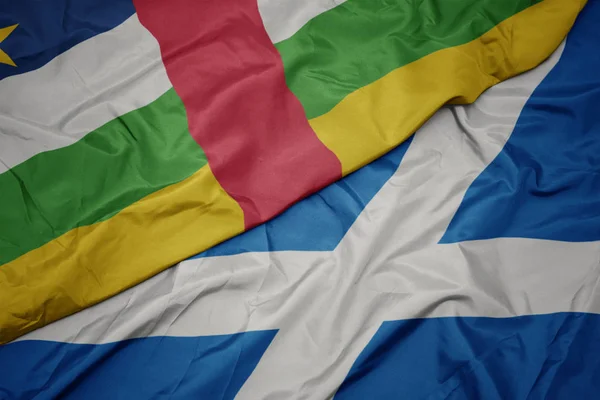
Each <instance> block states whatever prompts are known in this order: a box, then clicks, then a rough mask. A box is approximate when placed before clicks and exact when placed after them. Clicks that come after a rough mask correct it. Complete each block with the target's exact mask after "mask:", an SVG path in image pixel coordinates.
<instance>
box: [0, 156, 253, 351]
mask: <svg viewBox="0 0 600 400" xmlns="http://www.w3.org/2000/svg"><path fill="white" fill-rule="evenodd" d="M190 222H193V223H190ZM243 230H244V215H243V212H242V209H241V208H240V206H239V205H238V203H237V202H236V201H235V200H233V199H232V198H231V197H230V196H229V195H228V194H227V193H226V192H225V191H224V190H223V188H222V187H221V186H220V185H219V183H218V182H217V180H216V179H215V177H214V176H213V173H212V171H211V170H210V168H209V166H208V165H206V166H204V167H203V168H201V169H200V170H199V171H198V172H196V173H195V174H194V175H192V176H191V177H189V178H188V179H186V180H184V181H183V182H181V183H178V184H175V185H172V186H169V187H167V188H164V189H162V190H160V191H158V192H156V193H153V194H152V195H150V196H148V197H146V198H144V199H142V200H141V201H139V202H137V203H134V204H133V205H131V206H129V207H127V208H125V209H124V210H123V211H121V212H120V213H118V214H117V215H115V216H114V217H112V218H111V219H109V220H106V221H103V222H99V223H97V224H94V225H91V226H84V227H80V228H77V229H74V230H72V231H70V232H68V233H66V234H64V235H62V236H61V237H59V238H58V239H56V240H53V241H52V242H49V243H47V244H46V245H44V246H42V247H40V248H38V249H36V250H33V251H31V252H29V253H27V254H25V255H23V256H22V257H19V258H18V259H16V260H14V261H12V262H10V263H8V264H5V265H3V266H2V268H0V304H1V305H2V306H1V307H0V327H1V329H0V343H6V342H8V341H10V340H12V339H15V338H17V337H19V336H21V335H23V334H25V333H27V332H29V331H32V330H34V329H36V328H39V327H41V326H44V325H46V324H48V323H50V322H52V321H55V320H57V319H60V318H63V317H65V316H67V315H70V314H72V313H75V312H77V311H79V310H81V309H83V308H85V307H89V306H91V305H93V304H96V303H98V302H100V301H102V300H104V299H106V298H108V297H110V296H113V295H115V294H117V293H119V292H121V291H123V290H125V289H127V288H129V287H131V286H134V285H136V284H137V283H140V282H142V281H144V280H146V279H148V278H150V277H152V276H153V275H155V274H157V273H159V272H161V271H163V270H164V269H166V268H168V267H170V266H171V265H172V263H173V261H174V260H182V259H184V258H186V257H188V256H190V255H191V254H193V252H194V251H195V252H201V251H203V250H205V249H207V248H209V247H211V246H214V245H215V244H217V243H219V242H221V241H223V240H225V239H227V238H230V237H231V236H234V235H236V234H239V233H241V232H243ZM190 249H192V250H190ZM190 251H192V253H190ZM115 265H116V266H118V267H115Z"/></svg>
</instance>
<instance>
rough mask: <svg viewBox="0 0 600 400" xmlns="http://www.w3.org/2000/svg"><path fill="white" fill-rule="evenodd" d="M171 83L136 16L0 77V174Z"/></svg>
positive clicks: (145, 101)
mask: <svg viewBox="0 0 600 400" xmlns="http://www.w3.org/2000/svg"><path fill="white" fill-rule="evenodd" d="M170 87H171V83H170V81H169V79H168V77H167V73H166V70H165V68H164V65H163V63H162V60H161V56H160V50H159V47H158V42H157V41H156V39H155V38H154V37H153V36H152V35H151V34H150V32H148V31H147V30H146V29H145V28H144V27H143V26H142V24H141V23H140V21H139V20H138V17H137V15H133V16H131V17H130V18H129V19H128V20H127V21H125V22H124V23H123V24H121V25H119V26H118V27H116V28H114V29H113V30H111V31H108V32H106V33H103V34H101V35H98V36H95V37H93V38H91V39H89V40H87V41H85V42H82V43H80V44H79V45H77V46H75V47H73V48H72V49H70V50H69V51H67V52H65V53H63V54H61V55H60V56H58V57H56V58H55V59H53V60H52V61H50V62H49V63H48V64H46V65H44V66H43V67H42V68H39V69H37V70H34V71H31V72H29V73H26V74H22V75H15V76H11V77H9V78H6V79H3V80H1V81H0V173H2V172H4V171H6V170H7V169H9V168H11V167H14V166H15V165H18V164H20V163H22V162H23V161H25V160H27V159H29V158H31V157H32V156H34V155H36V154H38V153H41V152H43V151H48V150H54V149H58V148H61V147H64V146H68V145H70V144H73V143H75V142H76V141H77V140H79V139H81V138H82V137H83V136H84V135H86V134H87V133H89V132H91V131H93V130H94V129H97V128H99V127H100V126H102V125H104V124H105V123H107V122H109V121H111V120H113V119H115V118H117V117H119V116H121V115H123V114H125V113H127V112H129V111H132V110H135V109H137V108H140V107H143V106H145V105H147V104H149V103H150V102H152V101H154V100H156V99H157V98H158V97H159V96H160V95H162V94H163V93H165V92H166V91H167V90H168V89H169V88H170Z"/></svg>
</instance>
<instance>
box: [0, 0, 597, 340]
mask: <svg viewBox="0 0 600 400" xmlns="http://www.w3.org/2000/svg"><path fill="white" fill-rule="evenodd" d="M24 1H25V2H20V3H19V4H18V5H17V4H14V5H13V4H12V3H11V4H8V5H7V6H6V7H3V8H2V9H0V13H1V17H2V21H6V23H7V26H8V27H10V32H9V31H8V30H5V32H7V34H6V35H5V36H6V37H4V38H3V41H2V43H1V44H0V45H2V51H5V53H6V54H7V56H6V57H13V58H14V60H15V63H14V64H15V65H12V62H11V63H10V65H8V66H6V65H3V66H2V68H3V69H4V68H8V67H10V68H13V69H12V70H10V71H11V72H10V74H9V75H10V76H9V75H6V76H5V78H4V79H2V82H4V81H6V82H17V81H16V80H18V81H19V82H24V85H23V86H24V87H25V88H27V91H23V92H19V96H17V97H16V98H15V100H18V104H17V103H15V104H14V107H13V104H11V103H10V99H11V98H12V96H11V93H8V92H7V93H6V94H5V96H6V99H7V100H6V103H7V104H10V106H6V107H5V110H6V111H7V113H6V115H3V118H5V119H9V120H11V123H10V124H8V125H7V127H8V129H7V130H6V131H5V132H3V134H4V137H8V136H10V137H11V139H12V138H16V137H19V140H16V142H15V141H13V140H11V141H10V142H8V141H7V143H8V144H13V142H14V143H21V144H23V143H28V141H30V139H31V138H34V141H35V137H36V136H37V134H36V132H39V131H42V132H43V134H42V135H41V137H42V138H41V140H40V143H37V144H36V145H33V146H29V144H27V145H24V147H23V148H21V149H20V150H17V151H18V152H19V153H20V155H17V156H15V157H13V156H12V155H11V158H10V160H7V161H2V163H3V164H4V166H5V167H6V168H9V166H10V169H7V170H6V171H4V172H3V173H2V174H1V176H2V179H5V180H6V181H8V184H6V185H3V186H5V188H3V189H4V191H3V192H2V194H1V196H2V199H3V200H6V201H5V205H6V206H5V209H6V210H8V211H5V210H2V214H0V217H1V220H0V243H1V245H2V247H0V249H6V251H5V252H3V253H2V254H0V258H1V259H2V262H3V263H4V264H3V265H2V267H1V268H0V303H2V304H3V305H4V307H3V308H0V342H7V341H9V340H12V339H15V338H17V337H19V336H20V335H23V334H25V333H26V332H30V331H32V330H34V329H36V328H38V327H41V326H44V325H46V324H48V323H50V322H52V321H56V320H58V319H60V318H63V317H65V316H67V315H70V314H72V313H75V312H77V311H80V310H82V309H84V308H86V307H89V306H91V305H94V304H97V303H98V302H100V301H103V300H105V299H107V298H109V297H111V296H113V295H115V294H117V293H120V292H122V291H123V290H126V289H127V288H130V287H132V286H134V285H136V284H138V283H141V282H143V281H144V280H146V279H148V278H149V277H151V276H153V275H155V274H157V273H159V272H160V271H163V270H165V269H167V268H169V267H171V266H172V265H173V264H175V263H177V262H180V261H181V260H184V259H186V258H188V257H190V256H193V255H194V254H197V253H198V252H201V251H205V250H207V249H209V248H211V247H212V246H214V245H216V244H218V243H220V242H222V241H224V240H226V239H228V238H231V237H233V236H235V235H237V234H239V233H241V232H243V231H245V230H249V229H251V228H253V227H255V226H257V225H259V224H261V223H263V222H265V221H267V220H269V219H271V218H273V217H274V216H276V215H278V214H280V213H282V212H283V211H285V210H286V209H287V208H289V207H290V206H291V205H292V204H294V203H295V202H297V201H298V200H300V199H303V198H304V197H306V196H308V195H310V194H312V193H314V192H316V191H317V190H319V189H321V188H323V187H325V186H326V185H328V184H330V183H332V182H335V181H337V180H338V179H340V178H341V177H342V176H344V175H347V174H349V173H350V172H352V171H355V170H356V169H358V168H360V167H362V166H364V165H365V164H367V163H369V162H371V161H374V160H375V159H377V158H379V157H380V156H382V155H383V154H385V153H386V152H388V151H390V150H392V149H393V148H394V147H396V146H397V145H398V144H400V143H402V142H404V141H406V140H407V139H408V138H409V137H410V136H411V135H412V134H413V133H414V132H415V130H417V129H418V128H419V127H420V126H422V125H423V123H425V122H426V121H427V119H428V118H429V117H430V116H431V115H432V114H433V113H434V112H435V111H436V110H437V109H439V108H440V107H442V106H443V105H444V104H445V103H448V102H450V103H471V102H473V101H474V100H475V99H476V98H477V97H478V96H479V95H480V94H481V93H482V92H483V91H484V90H486V89H487V88H489V87H490V86H492V85H494V84H496V83H498V82H500V81H502V80H505V79H507V78H509V77H511V76H514V75H517V74H519V73H522V72H524V71H527V70H529V69H531V68H534V67H535V66H537V65H538V64H539V63H541V62H542V61H543V60H544V59H546V58H547V57H548V55H549V54H551V53H552V51H554V50H555V49H556V48H557V46H558V45H559V44H560V42H561V41H562V40H563V38H564V36H565V35H566V34H567V32H568V31H569V29H570V27H571V26H572V24H573V22H574V20H575V18H576V16H577V14H578V13H579V11H580V10H581V8H582V7H583V5H584V4H585V2H586V1H585V0H579V1H572V0H545V1H543V2H537V1H524V0H511V2H509V3H506V2H503V3H502V4H501V5H499V4H496V2H484V3H481V5H484V6H485V7H486V8H485V9H480V8H477V7H466V8H465V4H470V3H460V4H461V5H462V8H454V7H448V6H447V5H445V4H446V2H443V3H444V4H442V2H439V1H429V2H425V3H423V4H421V6H422V8H423V10H421V11H423V12H417V11H419V10H417V9H416V8H415V7H414V5H407V7H408V8H406V7H404V3H402V2H391V3H390V2H378V3H373V4H371V2H368V1H365V0H350V1H348V2H331V3H330V4H326V3H324V2H321V1H317V2H315V3H313V4H310V5H307V6H306V7H299V8H297V10H298V13H299V14H298V19H294V21H295V22H293V23H291V24H290V25H281V24H277V25H273V26H269V27H265V24H270V23H271V22H269V21H273V20H272V19H269V18H263V15H272V12H271V11H268V9H269V8H270V7H274V8H272V10H275V9H280V10H284V11H286V10H287V11H289V10H292V9H293V7H292V8H290V3H281V4H279V5H277V6H275V5H274V3H270V2H266V1H261V2H260V3H257V2H256V1H255V0H235V4H225V3H219V2H214V1H209V2H197V1H190V0H173V1H170V2H161V1H156V0H135V1H134V2H133V6H134V8H135V11H136V13H137V14H136V15H135V16H134V15H132V14H131V11H132V10H133V8H132V4H131V3H129V2H126V1H125V2H124V1H123V0H114V4H113V3H110V4H108V3H107V6H106V7H101V5H99V3H97V2H96V3H94V0H86V1H85V2H83V3H80V2H78V3H77V4H75V3H73V2H59V3H60V7H56V8H55V9H53V10H51V11H48V10H46V9H45V8H39V7H35V3H36V2H35V1H33V0H24ZM400 3H402V4H400ZM57 4H58V3H57ZM415 4H416V3H415ZM457 4H458V3H457ZM477 4H478V5H479V3H477ZM28 5H30V6H28ZM110 5H112V6H114V7H112V6H110ZM335 5H337V6H338V7H335ZM9 6H10V7H9ZM388 6H390V7H388ZM373 7H374V8H373ZM403 7H404V8H403ZM24 10H25V11H24ZM340 10H341V11H340ZM344 10H345V11H344ZM347 10H351V12H347ZM461 10H462V11H461ZM26 11H27V12H31V13H32V14H35V18H29V17H28V18H25V17H23V15H24V13H26ZM43 11H48V12H46V13H43ZM287 11H286V12H287ZM387 11H390V12H392V11H394V13H393V14H394V15H395V16H396V17H395V18H396V22H398V23H397V24H396V23H390V20H389V19H386V17H385V15H387ZM463 11H464V12H463ZM111 12H114V13H115V15H112V14H111ZM340 12H342V14H343V15H347V17H348V18H347V19H346V21H345V22H343V21H340V19H339V18H336V17H334V19H335V20H336V23H335V24H332V25H331V26H332V27H335V28H336V29H334V32H330V33H329V35H330V39H331V43H335V47H336V48H339V49H341V50H343V52H344V53H345V54H346V53H347V55H348V56H349V57H347V58H344V57H334V58H335V60H332V62H331V64H327V67H334V66H335V65H334V64H337V63H338V62H340V63H342V64H344V65H343V66H341V68H337V67H334V68H333V69H331V71H330V72H331V74H332V75H331V76H329V77H328V78H330V80H331V81H332V82H346V86H345V88H346V89H348V90H347V91H346V92H345V94H344V95H342V96H341V97H339V98H338V100H337V101H339V102H338V103H337V104H336V105H334V107H333V108H331V109H330V110H329V111H327V112H326V113H325V114H323V115H319V116H316V117H315V118H312V117H313V116H311V115H308V114H307V110H308V108H307V107H306V105H307V103H306V101H305V100H306V98H305V96H303V95H301V94H300V92H298V91H297V85H294V84H293V81H294V79H296V78H298V79H303V78H302V77H306V76H307V74H308V75H313V72H314V71H313V70H314V69H313V68H311V67H309V68H308V69H307V70H305V69H303V68H302V64H303V63H305V61H306V62H309V61H311V60H315V61H318V60H319V59H320V56H319V54H322V55H323V56H325V58H328V57H329V56H327V55H326V54H328V52H329V49H328V48H327V46H325V47H319V46H315V47H313V46H307V47H302V48H301V49H300V52H301V53H311V54H313V53H314V55H315V57H309V58H308V59H306V57H305V54H300V58H299V59H300V60H304V61H301V62H300V63H299V64H298V63H292V64H290V63H288V62H287V61H286V59H287V58H288V55H289V54H288V53H286V52H285V51H284V49H283V47H281V46H279V47H280V48H279V49H278V48H277V46H276V45H274V43H273V42H272V38H273V37H281V38H284V37H287V39H284V42H286V43H291V42H293V41H295V40H297V38H302V37H306V29H309V30H310V29H311V28H310V27H314V28H317V27H319V26H321V27H322V26H323V24H322V23H319V22H318V21H321V20H322V18H325V19H327V18H329V17H327V15H330V16H331V15H334V16H335V15H337V14H338V13H340ZM36 13H39V14H36ZM86 13H89V14H90V21H87V23H86V20H85V18H84V16H85V14H86ZM319 13H320V14H319ZM355 13H362V14H363V18H360V17H359V18H358V19H355V18H354V17H355V15H354V14H355ZM285 15H286V13H283V12H282V17H285ZM294 15H296V14H294ZM311 17H314V18H312V19H311V20H308V19H310V18H311ZM461 18H463V19H461ZM465 18H466V19H467V20H472V21H474V22H473V24H471V25H469V24H462V23H460V21H463V20H465ZM16 19H20V20H19V21H17V20H16ZM46 19H47V21H46ZM300 21H304V22H306V23H305V25H304V26H305V27H308V28H306V29H305V28H304V27H300V26H299V25H298V24H299V22H300ZM378 21H379V23H378ZM354 22H357V23H359V24H358V25H356V24H354ZM400 22H402V23H400ZM433 22H435V23H433ZM39 24H41V25H42V27H41V28H39V29H42V28H44V29H47V30H48V32H46V33H47V34H46V35H39V34H38V32H36V29H38V25H39ZM140 24H141V25H142V28H141V27H140ZM325 25H326V28H327V27H328V26H329V25H328V24H325ZM277 26H280V27H281V26H286V28H285V31H281V34H277V33H274V32H275V31H277V30H278V28H277ZM290 26H297V28H299V29H300V30H299V31H298V32H296V33H293V34H291V32H290V31H289V29H288V28H289V27H290ZM144 28H145V29H146V31H145V33H147V34H140V33H141V32H142V30H140V29H144ZM379 28H381V29H379ZM0 29H5V28H0ZM361 30H363V31H364V33H365V35H364V36H365V37H367V40H368V41H371V42H373V43H380V44H382V45H384V47H385V48H386V51H385V52H381V55H385V54H388V55H390V57H389V58H386V57H383V58H380V57H367V58H368V59H365V58H361V57H362V55H364V54H366V52H364V51H363V52H362V53H361V52H360V51H359V52H358V53H356V52H354V53H352V52H351V51H350V50H357V51H358V50H360V49H363V50H364V49H365V43H364V42H361V40H362V38H363V37H362V36H361V35H356V32H357V31H361ZM403 31H404V34H403V33H402V32H403ZM3 32H4V31H3ZM41 32H42V33H44V32H43V29H42V31H41ZM130 32H133V33H134V34H140V41H139V43H138V41H136V40H129V39H130V38H127V40H123V41H120V40H118V38H117V39H115V36H116V35H117V36H118V35H128V34H129V33H130ZM315 32H316V31H315ZM324 32H325V33H327V29H326V30H325V31H324ZM289 34H291V36H288V35H289ZM148 35H151V36H152V37H149V36H148ZM309 36H310V35H309ZM317 36H319V35H315V37H317ZM388 36H391V37H393V39H394V40H392V41H389V40H387V39H389V38H388ZM345 38H355V39H356V40H357V42H356V48H355V49H354V48H353V46H352V44H350V45H349V44H348V42H344V40H343V39H345ZM340 39H342V40H341V41H340ZM438 39H439V40H438ZM442 39H443V40H442ZM446 39H448V40H446ZM301 41H302V40H301ZM399 41H400V42H399ZM423 41H424V42H423ZM319 42H321V41H319ZM338 42H339V43H338ZM422 42H423V43H422ZM433 42H435V43H433ZM438 42H439V43H438ZM15 43H19V44H20V45H21V48H22V49H24V50H20V51H21V52H19V51H16V50H15V48H14V45H15ZM5 44H6V47H5ZM105 46H115V48H117V49H119V50H116V51H115V52H114V54H113V53H110V52H109V54H107V51H108V50H107V48H105ZM121 46H127V48H126V50H123V49H125V48H123V49H121V48H120V47H121ZM96 47H98V52H95V51H94V50H95V48H96ZM366 47H367V48H369V49H370V48H371V47H373V49H376V48H377V46H369V45H366ZM388 47H389V48H388ZM40 49H41V50H40ZM44 49H45V50H48V51H46V52H44V54H45V55H44V56H43V57H42V58H39V59H37V58H36V60H37V61H35V63H33V64H32V62H33V61H32V59H33V58H35V57H34V53H36V52H37V53H40V51H42V50H44ZM81 49H83V50H81ZM409 49H412V50H414V51H409ZM50 50H51V51H50ZM278 50H279V51H278ZM23 51H25V52H30V53H29V55H28V57H25V58H24V57H21V56H20V55H22V54H23ZM127 52H130V53H131V57H126V56H125V57H124V54H125V55H126V54H127ZM158 53H160V60H157V58H156V57H157V54H158ZM351 53H352V54H353V55H351ZM376 53H377V54H378V55H379V52H376ZM395 53H397V54H395ZM330 54H331V53H330ZM100 55H104V57H103V58H104V59H105V64H104V65H105V66H106V67H107V68H108V66H110V67H111V68H110V70H116V71H118V72H117V73H113V74H111V73H109V72H104V69H101V70H99V71H97V72H94V71H93V68H94V66H97V67H98V68H100V65H98V64H97V63H95V62H94V60H93V58H94V57H100ZM507 55H508V56H507ZM405 56H406V57H405ZM3 57H4V56H3ZM36 57H37V56H36ZM80 57H86V58H89V62H79V61H74V60H75V58H77V59H79V58H80ZM30 58H31V59H30ZM4 59H5V58H2V59H1V60H0V62H1V61H2V60H4ZM11 60H12V59H11ZM389 60H392V63H391V64H390V63H388V61H389ZM30 61H31V62H30ZM157 61H162V64H163V67H164V71H163V69H162V68H160V67H157V65H158V64H160V63H157ZM411 61H412V62H411ZM394 63H395V65H393V64H394ZM34 64H35V65H34ZM366 64H368V65H369V66H370V67H367V68H366V69H365V68H364V66H365V65H366ZM340 65H341V64H340ZM113 67H114V68H113ZM394 68H395V69H394ZM63 70H65V71H69V73H64V72H63ZM145 71H148V73H154V74H156V75H155V77H156V78H157V82H156V87H153V90H150V91H149V90H148V81H147V80H145V79H142V77H144V76H146V74H145ZM372 71H375V72H374V73H373V74H372V73H371V72H372ZM163 72H164V73H163ZM367 72H368V73H367ZM365 73H366V75H365V76H364V77H366V78H365V79H358V80H356V79H355V77H356V76H359V77H360V76H362V75H364V74H365ZM29 74H32V80H31V81H27V80H26V78H24V77H27V75H29ZM165 74H166V78H167V79H165ZM43 77H55V78H61V79H56V80H55V79H50V80H48V79H42V78H43ZM364 77H363V78H364ZM22 78H23V79H25V80H21V79H22ZM34 78H35V79H34ZM166 80H168V81H169V83H172V86H173V89H172V90H171V88H170V84H167V83H166ZM15 85H16V83H15ZM36 85H39V86H43V90H42V92H43V93H44V94H45V96H47V95H48V93H50V92H52V93H58V94H57V95H56V96H57V97H61V98H62V101H63V102H62V105H61V102H59V101H57V102H56V104H53V106H52V107H51V106H48V108H47V110H45V112H41V113H40V115H37V112H34V113H31V114H29V116H28V117H27V118H21V117H23V115H22V114H21V113H19V112H17V111H15V110H18V109H19V107H26V106H36V107H37V106H38V105H39V102H38V103H36V102H31V103H30V102H29V101H27V98H26V96H27V93H29V94H28V96H32V97H35V91H34V90H33V89H34V88H35V87H36ZM150 85H151V86H152V84H150ZM342 85H343V84H342ZM360 85H365V86H362V87H360ZM88 86H89V88H88ZM295 86H296V88H294V87H295ZM334 86H335V85H334ZM7 87H8V88H12V89H14V88H15V86H11V85H7ZM116 87H119V88H122V89H123V91H120V90H117V89H116ZM313 88H319V85H318V84H317V85H316V86H314V85H313ZM321 89H322V93H316V92H315V93H313V98H315V99H319V98H321V97H322V96H321V95H324V94H325V93H326V92H328V91H330V88H329V86H327V85H324V86H322V87H321ZM138 90H139V91H140V98H139V103H136V102H135V101H132V99H135V98H137V97H136V96H137V92H138ZM113 91H114V92H119V93H120V95H119V96H117V97H120V96H121V95H123V97H122V99H126V104H121V105H120V106H118V107H117V106H115V107H114V108H112V105H111V103H109V104H108V105H107V104H106V101H107V95H108V93H110V92H113ZM161 91H162V93H161ZM126 92H127V94H125V93H126ZM2 93H3V94H4V92H2ZM61 94H64V95H61ZM165 96H166V97H169V98H172V99H174V100H175V101H173V102H168V103H169V105H168V106H163V105H161V104H162V101H163V100H164V99H165ZM173 96H174V97H173ZM43 97H44V96H40V99H43ZM46 98H47V97H46ZM177 98H178V99H177ZM323 98H325V97H323ZM48 101H51V99H50V100H46V102H48ZM118 101H120V100H119V99H118V98H115V103H117V102H118ZM176 103H177V104H179V106H172V105H174V104H176ZM157 105H158V107H155V106H157ZM181 105H183V110H182V107H181ZM330 105H332V104H330ZM39 107H40V108H46V107H45V106H39ZM107 107H108V110H107ZM64 108H68V109H64ZM57 110H58V111H57ZM148 110H152V112H148ZM36 111H37V110H36ZM107 111H108V112H107ZM53 114H56V118H52V115H53ZM84 114H86V115H87V114H89V115H92V116H93V118H92V117H91V118H89V119H88V118H87V117H84ZM148 114H151V115H148ZM184 115H185V118H186V120H187V121H186V122H187V128H188V131H189V135H185V132H184V131H185V129H183V130H182V129H181V124H180V122H181V117H183V116H184ZM32 116H33V117H35V118H31V117H32ZM30 118H31V119H30ZM81 118H83V119H84V120H85V121H87V122H86V123H87V125H85V128H84V126H83V125H84V124H82V126H81V127H79V128H77V129H74V128H76V126H79V125H78V124H79V123H80V121H81ZM171 118H173V120H177V121H178V122H174V121H172V120H171ZM184 121H185V120H184ZM15 128H16V129H18V130H19V132H17V133H14V129H15ZM20 129H23V130H24V131H23V133H21V132H20ZM84 129H93V130H92V131H88V132H87V133H85V130H84ZM74 131H75V132H74ZM11 132H12V133H11ZM181 132H184V136H183V137H179V136H178V134H180V133H181ZM53 135H56V136H57V140H54V138H52V139H49V138H51V137H52V136H53ZM113 135H114V137H115V138H114V139H113ZM145 135H150V136H151V138H150V140H149V141H148V140H145V139H148V136H145ZM190 140H191V141H192V142H195V143H192V142H190ZM150 142H151V143H152V145H149V143H150ZM123 149H125V151H123ZM132 149H133V150H132ZM46 150H49V151H46ZM134 150H139V151H134ZM11 154H12V151H11ZM47 160H51V162H50V163H48V162H47ZM11 207H12V208H11ZM15 210H16V211H15ZM13 211H15V213H14V214H13ZM351 220H352V219H350V221H351ZM348 225H349V224H348V223H347V222H345V223H344V224H342V225H341V227H342V228H343V229H347V227H348ZM326 246H330V244H328V245H325V246H324V247H326ZM4 253H6V254H4Z"/></svg>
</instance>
